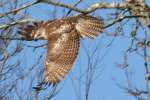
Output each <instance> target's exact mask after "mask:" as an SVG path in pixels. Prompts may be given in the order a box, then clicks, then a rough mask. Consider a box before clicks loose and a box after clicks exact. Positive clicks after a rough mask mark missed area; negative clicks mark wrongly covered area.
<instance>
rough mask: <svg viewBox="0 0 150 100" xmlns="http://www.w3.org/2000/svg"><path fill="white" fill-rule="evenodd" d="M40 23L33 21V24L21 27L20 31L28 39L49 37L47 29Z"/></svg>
mask: <svg viewBox="0 0 150 100" xmlns="http://www.w3.org/2000/svg"><path fill="white" fill-rule="evenodd" d="M40 24H41V23H33V24H32V25H26V26H24V27H22V28H21V29H20V31H19V33H20V34H21V36H22V38H23V39H26V40H37V39H48V37H47V35H46V29H45V28H44V27H40Z"/></svg>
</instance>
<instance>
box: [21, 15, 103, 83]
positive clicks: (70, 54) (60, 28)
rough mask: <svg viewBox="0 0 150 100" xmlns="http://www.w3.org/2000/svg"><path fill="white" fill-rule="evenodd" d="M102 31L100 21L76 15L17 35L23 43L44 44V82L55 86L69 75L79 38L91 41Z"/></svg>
mask: <svg viewBox="0 0 150 100" xmlns="http://www.w3.org/2000/svg"><path fill="white" fill-rule="evenodd" d="M102 29H103V22H102V20H101V19H98V18H95V17H92V16H88V15H83V14H80V15H77V16H73V17H65V18H63V19H59V20H52V21H47V22H36V23H33V24H32V25H26V26H25V27H23V28H22V29H21V32H22V33H23V34H24V35H23V36H24V38H25V39H27V40H31V39H33V38H34V39H39V38H44V39H47V40H48V45H47V56H46V61H45V71H44V74H45V77H44V82H45V83H51V84H57V83H59V82H60V81H61V80H62V79H63V78H64V77H65V75H66V74H67V73H68V72H69V71H70V69H71V67H72V66H73V63H74V62H75V59H76V58H77V55H78V51H79V46H80V37H89V38H95V37H96V36H97V35H98V33H100V32H102Z"/></svg>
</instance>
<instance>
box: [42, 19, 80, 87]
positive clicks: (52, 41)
mask: <svg viewBox="0 0 150 100" xmlns="http://www.w3.org/2000/svg"><path fill="white" fill-rule="evenodd" d="M55 24H59V25H60V26H59V28H58V29H57V34H55V35H53V36H51V37H49V39H48V51H47V58H46V62H45V77H44V78H45V79H44V81H45V83H53V84H57V83H58V82H59V81H61V80H62V79H63V78H64V77H65V75H66V74H67V73H68V72H69V71H70V69H71V67H72V65H73V63H74V61H75V59H76V57H77V54H78V50H79V35H78V33H77V32H76V30H75V29H74V27H73V26H72V24H71V23H70V21H63V20H61V21H56V22H55ZM53 25H54V24H53ZM56 26H57V25H56ZM63 28H64V29H63ZM58 35H59V36H58Z"/></svg>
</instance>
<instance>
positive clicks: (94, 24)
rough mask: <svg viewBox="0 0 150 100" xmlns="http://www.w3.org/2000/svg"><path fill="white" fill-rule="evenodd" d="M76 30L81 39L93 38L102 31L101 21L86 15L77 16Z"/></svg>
mask: <svg viewBox="0 0 150 100" xmlns="http://www.w3.org/2000/svg"><path fill="white" fill-rule="evenodd" d="M76 29H77V31H78V32H79V33H80V35H81V36H82V37H89V38H95V37H96V36H98V34H99V33H100V32H102V30H103V21H102V19H98V18H96V17H92V16H88V15H86V16H85V15H83V14H81V15H79V16H78V18H77V22H76Z"/></svg>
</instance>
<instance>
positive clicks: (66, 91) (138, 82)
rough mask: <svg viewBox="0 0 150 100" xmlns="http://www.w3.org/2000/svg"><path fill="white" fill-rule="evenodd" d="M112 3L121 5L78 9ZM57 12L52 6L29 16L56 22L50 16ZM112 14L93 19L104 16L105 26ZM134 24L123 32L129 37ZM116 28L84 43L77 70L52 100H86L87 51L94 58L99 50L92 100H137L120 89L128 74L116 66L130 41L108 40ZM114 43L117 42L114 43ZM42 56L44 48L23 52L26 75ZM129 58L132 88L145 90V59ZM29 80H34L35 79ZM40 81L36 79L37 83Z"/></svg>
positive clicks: (90, 1)
mask: <svg viewBox="0 0 150 100" xmlns="http://www.w3.org/2000/svg"><path fill="white" fill-rule="evenodd" d="M61 1H63V0H61ZM72 1H73V2H72ZM112 1H116V2H119V0H94V1H93V0H83V3H81V4H80V5H79V6H78V7H79V8H86V7H87V6H89V5H91V4H93V3H96V2H112ZM65 2H66V3H69V4H74V2H76V0H66V1H65ZM54 8H55V7H54V6H51V5H46V4H38V5H35V6H33V7H30V8H29V9H28V11H27V12H28V14H29V16H30V17H31V18H33V19H35V20H48V19H53V16H51V14H52V13H53V11H54ZM63 10H64V9H63V8H60V7H58V8H57V11H58V12H57V13H56V18H61V17H62V16H63V15H64V13H62V11H63ZM66 11H67V10H66ZM112 12H113V10H97V11H96V12H95V14H94V15H95V16H102V17H103V19H104V21H105V23H108V22H107V20H106V19H107V18H108V16H107V15H108V14H109V13H112ZM74 13H75V12H73V13H72V14H74ZM132 22H134V21H131V22H130V23H129V24H128V25H127V26H125V27H126V28H125V29H124V31H125V33H126V34H127V36H128V35H129V34H130V33H129V32H130V30H131V28H130V26H131V25H132ZM117 25H119V24H117ZM115 27H116V25H114V26H112V27H110V28H108V29H106V30H104V32H103V33H102V34H100V35H99V37H97V38H96V39H95V40H89V39H82V40H81V43H80V45H81V47H80V51H79V55H78V58H77V59H76V62H75V63H74V66H73V68H72V70H71V72H70V73H69V75H67V77H65V79H64V81H63V82H61V83H60V87H61V88H62V90H61V91H60V92H59V93H58V94H57V95H56V96H55V97H54V98H53V99H52V100H78V98H77V95H81V98H82V100H84V99H85V98H83V97H84V96H83V95H84V93H85V92H84V91H85V83H84V82H85V81H86V80H85V76H84V73H86V70H87V65H88V59H87V55H86V51H85V48H87V50H88V51H89V53H90V54H92V52H93V51H94V49H95V48H96V47H97V46H98V51H97V52H96V55H95V58H96V59H98V65H97V66H96V69H95V75H94V77H95V78H94V79H95V80H93V83H92V86H91V88H90V89H91V90H90V99H89V100H120V99H121V100H136V99H135V98H134V97H132V96H130V95H129V94H127V93H126V91H124V90H123V89H121V88H119V87H118V85H117V84H120V85H121V86H125V87H126V86H127V79H126V77H125V71H123V70H122V69H120V68H118V66H117V64H120V63H122V62H123V56H124V52H125V51H126V49H127V48H128V47H129V45H130V43H131V38H128V37H127V38H125V37H121V36H119V37H115V39H114V37H113V36H107V35H106V33H114V32H115ZM141 32H143V31H139V34H140V33H141ZM113 39H114V41H113V42H112V40H113ZM44 42H45V41H44ZM111 42H112V44H111V46H109V47H108V46H107V45H108V44H110V43H111ZM42 43H43V41H40V42H30V41H29V42H25V44H27V45H36V44H42ZM41 53H42V54H45V48H40V49H38V50H36V51H35V52H34V53H33V49H31V48H28V47H26V48H25V49H24V51H22V54H21V56H19V57H18V58H19V59H22V60H24V62H23V63H22V65H23V66H25V67H22V68H23V70H24V71H26V68H27V69H28V67H26V66H30V67H31V66H32V65H33V63H35V61H36V60H37V57H38V55H39V54H41ZM128 56H129V58H128V62H129V67H128V68H127V71H129V72H132V74H133V77H132V78H133V80H132V81H133V84H134V85H135V86H136V87H138V88H140V89H142V88H144V84H143V83H144V65H143V58H142V57H140V56H137V54H135V53H133V54H129V55H128ZM43 64H44V58H43V59H42V60H41V61H40V64H39V67H42V66H43ZM39 67H38V68H39ZM41 69H42V68H41ZM38 71H39V70H38ZM34 73H36V72H34ZM81 74H82V75H83V76H82V78H81V80H82V81H81V80H80V76H81ZM30 77H31V78H33V76H32V75H31V76H30ZM37 78H38V77H37ZM37 78H33V79H35V80H37ZM79 84H80V85H81V90H80V89H79ZM33 85H35V84H33ZM76 91H77V92H76ZM43 93H44V92H43ZM42 95H43V94H42V93H41V94H40V98H41V100H42Z"/></svg>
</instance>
